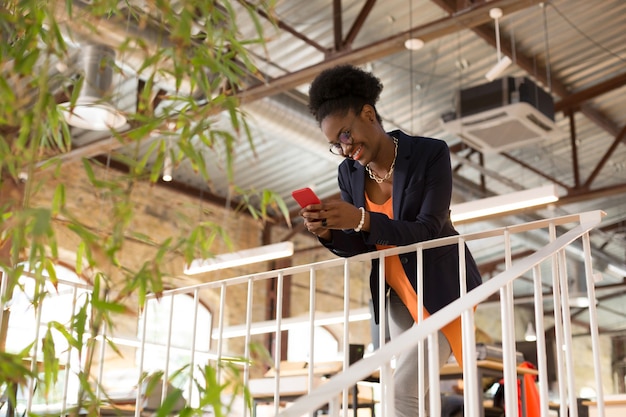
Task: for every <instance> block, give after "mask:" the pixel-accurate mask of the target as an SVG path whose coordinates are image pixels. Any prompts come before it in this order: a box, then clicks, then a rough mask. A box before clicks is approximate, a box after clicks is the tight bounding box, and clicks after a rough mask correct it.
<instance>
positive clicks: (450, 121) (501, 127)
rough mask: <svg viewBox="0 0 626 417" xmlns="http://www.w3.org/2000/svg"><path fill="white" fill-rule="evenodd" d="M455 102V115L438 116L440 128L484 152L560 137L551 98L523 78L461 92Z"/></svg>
mask: <svg viewBox="0 0 626 417" xmlns="http://www.w3.org/2000/svg"><path fill="white" fill-rule="evenodd" d="M457 103H458V106H459V107H458V108H457V111H456V113H453V114H447V115H444V116H443V117H442V122H443V128H444V129H445V130H446V131H447V132H450V133H452V134H454V135H457V136H458V137H459V138H461V140H463V141H464V142H466V143H467V144H468V145H470V146H471V147H472V148H474V149H477V150H479V151H481V152H484V153H493V152H504V151H508V150H511V149H515V148H520V147H523V146H528V145H531V144H533V143H537V142H540V141H545V140H551V139H555V138H558V137H561V133H560V132H559V130H558V129H557V126H556V124H555V123H554V103H553V101H552V97H551V96H549V95H548V94H547V93H546V92H544V91H543V90H542V89H540V88H539V87H538V86H536V85H535V84H534V83H532V81H530V80H528V79H527V78H523V77H519V78H513V77H507V78H503V79H500V80H495V81H493V82H490V83H488V84H484V85H480V86H477V87H472V88H470V89H466V90H463V91H461V92H460V93H459V97H458V100H457ZM457 116H460V117H457Z"/></svg>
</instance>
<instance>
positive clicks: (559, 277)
mask: <svg viewBox="0 0 626 417" xmlns="http://www.w3.org/2000/svg"><path fill="white" fill-rule="evenodd" d="M602 216H603V213H602V212H601V211H593V212H587V213H582V214H579V215H569V216H563V217H558V218H553V219H547V220H541V221H536V222H531V223H526V224H521V225H515V226H510V227H504V228H498V229H493V230H489V231H484V232H479V233H469V234H462V235H459V236H452V237H448V238H443V239H437V240H432V241H427V242H421V243H418V244H414V245H409V246H405V247H397V248H392V249H387V250H384V251H378V252H373V253H367V254H362V255H358V256H355V257H352V258H346V259H344V258H336V259H331V260H328V261H323V262H317V263H312V264H306V265H297V266H292V267H289V268H284V269H278V270H273V271H266V272H260V273H257V274H250V275H245V276H240V277H236V278H230V279H226V280H221V281H216V282H208V283H202V284H198V285H194V286H189V287H184V288H177V289H173V290H169V291H165V292H164V293H163V294H161V295H160V297H162V300H161V302H168V301H169V302H172V303H173V297H174V296H176V295H179V294H188V295H190V296H192V297H193V300H194V303H195V305H196V309H197V306H198V305H199V304H200V299H201V295H203V296H206V295H207V294H208V293H211V294H217V296H216V297H215V304H219V306H218V307H217V308H216V309H215V311H216V312H217V325H216V326H214V327H213V334H212V338H213V339H214V340H215V341H216V344H215V346H214V347H213V346H212V347H210V349H208V350H206V351H198V349H197V348H196V342H195V336H194V337H191V340H189V341H180V340H177V341H176V343H175V345H176V346H175V347H174V345H173V344H172V340H171V326H172V318H171V317H170V319H169V322H168V323H163V328H164V329H168V330H167V332H168V335H169V336H168V341H167V343H165V344H164V345H161V346H155V345H154V344H150V343H147V342H146V335H145V327H144V330H141V329H140V336H139V337H138V339H135V340H130V339H129V338H126V339H124V338H119V337H116V335H105V334H103V335H102V337H106V336H108V337H109V338H110V339H113V340H115V341H116V342H117V343H118V344H119V345H128V346H134V347H135V348H136V349H138V353H139V355H138V357H139V359H138V364H137V368H138V369H137V371H138V375H141V374H142V372H143V371H144V353H145V352H146V351H147V350H150V349H152V350H154V349H160V350H162V351H163V352H164V359H163V366H162V367H161V369H162V371H163V380H165V381H167V380H168V379H169V377H170V376H171V374H172V373H174V371H175V370H174V369H170V353H171V352H174V351H181V350H182V351H186V352H188V358H189V361H190V363H189V365H190V366H189V367H188V368H187V369H188V383H187V384H186V385H185V387H183V388H182V389H183V390H184V391H185V392H186V398H188V399H189V398H191V397H192V396H193V395H192V388H193V385H194V384H193V379H194V378H195V376H196V374H194V372H195V369H196V367H197V366H198V365H205V364H207V363H212V364H218V363H220V361H224V360H226V359H231V358H233V357H237V358H241V359H242V360H241V361H239V362H238V363H239V365H238V366H240V369H241V370H242V372H241V377H242V380H243V384H244V385H246V386H249V384H250V380H251V375H252V371H253V367H254V366H255V364H254V363H253V361H252V360H251V357H252V352H251V348H250V346H251V342H253V340H254V338H255V337H256V335H258V334H271V335H273V338H274V346H275V347H276V348H275V350H274V351H273V352H270V353H271V354H272V360H273V368H274V371H275V372H274V375H275V376H274V378H273V380H272V383H273V387H274V389H273V411H272V414H271V415H272V416H278V415H280V416H281V417H292V416H293V417H296V416H302V415H313V414H314V413H315V411H316V410H318V409H319V408H320V407H322V406H325V405H326V404H328V410H329V413H330V414H331V415H339V414H340V413H343V415H347V413H348V407H342V406H341V405H342V404H348V396H349V390H350V388H351V387H353V386H354V385H355V384H356V383H357V382H359V381H361V380H363V379H365V378H367V377H368V376H370V375H372V374H374V373H379V374H380V387H381V397H380V405H379V408H380V413H379V415H382V416H383V417H393V416H394V411H393V406H392V404H393V400H392V398H393V384H392V372H393V371H392V367H391V363H392V360H393V358H394V357H395V356H397V355H400V354H402V353H403V352H405V351H407V350H408V349H415V347H416V346H417V348H418V352H419V357H420V358H421V361H422V363H421V365H422V366H420V367H419V369H420V370H421V371H423V370H424V369H425V368H424V366H429V381H430V383H429V385H430V390H429V394H428V397H427V396H426V394H425V393H424V391H423V390H422V392H421V393H420V401H419V402H420V415H424V408H425V404H426V402H429V406H430V415H432V416H436V415H439V413H440V402H439V401H440V392H439V384H438V381H439V378H440V373H439V372H440V371H439V369H438V367H437V366H436V365H435V364H436V363H438V361H437V358H436V357H434V358H433V357H432V354H431V360H430V362H429V364H424V363H423V359H424V349H425V346H424V344H426V345H427V347H428V349H429V352H437V343H438V341H437V337H436V335H437V332H438V331H439V329H441V328H442V327H443V326H445V325H446V324H448V323H450V322H451V321H453V320H454V319H455V318H457V317H461V318H462V328H463V344H464V347H465V348H464V357H463V362H464V366H463V378H464V380H465V381H476V380H477V377H478V374H477V358H476V350H475V346H476V343H475V332H474V308H475V307H476V306H477V305H479V304H480V303H482V302H484V301H485V300H487V299H488V298H489V297H491V296H493V295H499V298H500V311H501V316H502V317H501V321H502V349H503V353H504V357H503V377H504V380H505V381H516V380H517V378H518V368H517V364H516V359H515V357H516V356H515V353H516V351H515V334H514V330H513V329H514V317H513V316H514V310H513V307H514V302H513V282H514V281H515V280H516V279H518V278H519V277H521V276H522V275H523V274H525V273H527V272H532V279H533V285H534V290H535V291H534V313H535V328H536V330H537V331H536V333H537V358H538V364H537V367H538V375H539V379H540V380H541V381H546V380H547V364H546V350H545V327H544V320H543V318H544V310H543V303H544V300H543V295H542V274H546V273H549V274H551V279H552V283H551V284H552V287H553V294H552V297H553V299H554V307H555V308H554V310H553V315H554V324H555V329H554V330H555V335H556V343H557V346H563V349H557V363H558V366H557V369H558V397H559V398H560V403H559V407H560V413H559V415H561V416H565V415H569V416H571V417H577V409H576V391H575V384H574V375H573V353H572V331H571V322H570V313H569V310H570V306H569V301H568V297H567V294H568V291H567V289H568V277H567V268H566V259H567V257H568V253H569V252H570V248H572V247H573V245H574V244H575V243H577V242H578V241H579V240H580V241H581V243H582V254H583V257H584V264H585V272H586V280H587V291H588V297H589V299H590V300H593V299H595V293H594V280H593V270H592V264H591V253H590V241H589V232H590V230H592V229H593V228H594V227H596V226H597V225H598V224H599V223H600V221H601V218H602ZM561 229H565V230H566V231H565V232H561ZM537 231H545V232H546V234H547V236H548V237H549V239H548V243H547V244H545V245H544V246H543V247H541V248H539V249H538V250H536V251H535V252H534V253H533V254H531V255H530V256H528V257H526V258H524V259H520V260H516V261H515V262H513V260H512V253H511V252H512V250H511V240H512V238H513V237H514V236H517V235H522V234H525V233H536V232H537ZM559 233H560V234H559ZM493 238H497V239H501V240H502V244H503V252H504V256H505V260H506V270H505V271H504V272H502V273H500V274H498V275H497V276H495V277H492V278H491V279H489V280H488V281H486V282H484V283H483V284H482V285H480V286H479V287H477V288H476V289H474V290H472V291H470V292H466V291H465V285H464V282H465V270H464V268H461V269H460V271H461V272H460V277H459V279H460V282H461V283H462V285H461V294H462V296H461V297H460V298H459V299H457V300H456V301H454V302H453V303H451V304H450V305H448V306H446V307H445V308H443V309H441V310H440V311H438V312H436V313H434V314H432V315H431V316H430V317H428V318H426V319H423V320H422V321H421V322H420V324H419V325H417V326H415V327H413V328H412V329H411V330H409V331H407V332H405V333H404V334H402V335H401V336H400V337H397V338H394V339H393V340H391V341H390V342H388V343H385V341H384V329H385V315H384V314H381V323H380V326H379V329H380V333H379V337H380V340H381V344H380V346H381V347H380V349H378V350H376V351H375V352H374V353H373V354H372V355H371V356H368V357H365V358H363V359H362V360H360V361H358V362H356V363H355V364H353V365H351V366H349V357H348V352H349V349H348V348H349V334H348V327H349V326H348V325H347V323H348V322H349V321H350V320H352V319H355V316H356V315H357V314H361V313H363V309H362V307H358V308H351V306H350V304H351V303H350V294H351V292H350V282H351V279H350V278H351V277H350V276H351V268H350V267H351V266H352V265H354V264H355V263H362V262H369V260H371V259H373V258H378V259H379V260H380V271H381V273H380V276H381V280H380V282H379V285H380V286H381V288H383V287H384V261H385V257H388V256H391V255H398V254H401V253H407V252H411V251H412V252H416V254H417V258H418V268H419V269H418V272H419V271H421V261H422V252H423V251H424V250H427V249H430V248H434V247H438V246H443V245H458V247H459V255H460V261H461V264H464V261H463V259H464V256H465V252H464V245H465V244H468V245H469V244H470V243H479V242H481V241H483V240H488V239H493ZM577 251H578V252H580V251H579V250H577ZM546 266H547V271H546ZM337 270H340V271H341V273H342V275H343V311H342V312H341V315H340V319H342V320H343V323H346V325H344V326H343V337H342V341H343V352H344V357H343V363H342V365H343V366H342V372H339V373H337V374H336V375H334V376H332V377H331V378H329V379H328V380H326V381H325V382H324V383H322V384H319V386H318V385H316V381H317V380H316V375H314V369H315V364H316V359H315V355H314V349H313V348H314V334H315V333H314V328H315V326H316V324H317V323H320V322H322V321H323V320H328V319H329V315H328V314H327V313H319V312H317V311H316V309H315V308H309V311H308V318H307V320H306V321H307V324H306V325H307V326H308V328H309V335H310V346H309V347H310V350H311V357H310V358H309V362H310V363H309V366H308V373H307V375H306V378H307V386H308V387H309V388H308V389H307V394H306V395H303V396H301V397H300V398H298V399H296V400H295V401H294V402H293V403H292V404H290V405H289V406H288V407H286V408H284V409H283V408H281V407H280V403H281V392H280V388H281V387H282V388H284V386H281V365H282V361H283V359H284V358H282V357H281V350H280V346H281V343H282V340H281V338H282V331H283V330H286V329H288V328H289V327H290V326H292V325H294V323H293V318H289V317H282V314H281V311H282V298H281V297H277V300H276V305H275V311H276V317H275V320H270V321H267V320H258V319H255V314H254V312H255V311H256V310H255V308H256V307H258V306H257V305H255V303H254V300H255V297H254V295H255V293H259V292H264V291H265V287H261V288H260V289H259V285H261V284H265V283H266V282H267V280H271V279H275V280H276V283H277V285H276V287H277V294H282V292H283V285H284V281H285V278H286V277H290V276H295V275H298V274H308V287H309V294H308V301H309V306H315V305H316V298H317V296H318V295H317V293H316V288H317V281H318V275H321V274H324V273H327V272H329V271H332V272H336V271H337ZM422 286H423V282H421V274H419V273H418V310H417V311H418V312H421V311H422V310H423V309H422V305H423V300H422V299H421V296H420V295H421V291H420V289H421V288H422ZM3 288H4V283H3ZM380 293H381V300H380V305H381V306H383V305H385V302H384V299H383V298H382V297H384V291H380ZM233 294H234V296H236V297H238V299H239V300H241V301H242V302H244V301H245V307H244V308H240V309H239V311H240V312H241V316H234V311H235V310H234V309H229V308H228V307H227V303H226V299H227V298H228V297H229V296H231V297H232V296H233ZM168 297H172V298H171V299H169V298H168ZM144 314H146V313H145V312H144ZM589 318H590V324H591V326H590V328H591V341H592V351H593V362H594V370H595V385H596V386H595V390H596V393H597V404H598V413H599V415H600V416H603V415H604V401H603V398H604V395H603V388H602V381H601V364H600V359H599V358H600V343H599V335H598V326H597V318H596V310H595V304H594V303H590V306H589ZM148 320H150V318H149V317H147V316H144V317H143V323H144V325H145V323H147V322H148ZM189 322H190V325H191V326H192V327H193V334H194V335H195V332H196V330H197V328H198V327H199V326H201V325H205V326H206V325H207V324H206V323H198V322H197V315H196V314H194V316H193V317H190V318H189ZM299 325H302V324H299ZM185 342H186V343H185ZM181 346H182V347H181ZM184 346H187V347H184ZM207 348H208V347H207ZM105 349H106V346H105V345H104V344H103V345H102V350H101V352H100V354H99V357H100V370H99V372H97V376H96V378H97V381H96V386H100V383H101V379H102V376H103V367H105V366H106V364H105V360H106V355H105ZM209 350H210V352H209ZM68 357H69V356H68ZM215 369H216V372H217V380H218V381H219V380H221V379H223V378H225V375H223V374H222V368H221V367H220V366H217V367H216V368H215ZM185 372H186V371H185ZM67 374H68V373H67V372H66V377H65V378H67ZM416 377H417V378H420V380H421V381H423V378H424V376H423V372H419V375H417V376H416ZM65 384H66V385H67V381H66V382H65ZM142 384H143V381H142V380H141V379H140V380H138V381H137V386H142ZM314 387H315V388H314ZM539 389H540V400H541V403H540V407H541V416H542V417H546V416H548V414H549V412H548V391H547V390H548V387H547V384H539ZM30 392H31V393H32V390H31V391H30ZM480 394H481V391H480V387H479V386H477V384H469V383H466V384H465V391H464V402H465V404H464V408H465V415H466V416H478V415H479V414H480V410H481V409H482V402H481V400H480V398H481V397H480ZM142 395H143V394H142V390H141V389H137V391H136V403H137V405H138V406H137V407H135V408H134V411H135V415H136V416H139V415H140V413H141V411H142V408H143V407H144V401H145V398H143V397H142ZM166 395H167V390H166V384H163V387H162V393H161V401H164V399H165V398H166ZM237 401H239V403H240V407H236V408H237V409H238V411H237V413H240V414H241V415H242V416H243V417H246V416H247V415H248V414H249V413H250V410H249V409H248V408H247V406H246V404H245V400H244V398H243V397H242V398H241V399H240V400H239V399H238V400H237ZM517 402H518V392H517V384H505V406H506V409H507V417H515V416H517V414H518V412H517ZM30 406H31V402H30V401H29V402H28V404H27V411H28V412H30V411H31V410H30ZM65 406H66V404H65V403H64V404H63V409H64V408H65ZM61 414H63V412H61ZM520 417H521V416H520Z"/></svg>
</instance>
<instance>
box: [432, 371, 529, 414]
mask: <svg viewBox="0 0 626 417" xmlns="http://www.w3.org/2000/svg"><path fill="white" fill-rule="evenodd" d="M476 366H477V367H478V369H477V370H478V372H477V381H476V382H477V384H478V386H479V387H480V389H479V390H478V395H479V398H478V411H479V414H478V415H480V416H484V415H485V410H484V405H483V397H482V394H483V390H482V383H483V382H482V381H483V378H484V377H495V378H502V377H503V376H504V364H503V363H502V362H499V361H492V360H480V361H476ZM538 374H539V372H538V371H537V370H536V369H530V368H524V367H520V366H518V367H517V377H518V380H519V381H520V389H521V391H522V392H521V398H525V396H524V393H525V389H526V387H525V384H524V378H522V377H523V376H524V375H538ZM439 375H440V378H441V379H461V378H463V368H462V367H461V366H460V365H459V364H458V363H447V364H445V365H444V366H443V367H442V368H441V369H440V370H439ZM525 415H526V408H525V404H524V403H522V416H525Z"/></svg>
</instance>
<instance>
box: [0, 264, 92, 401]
mask: <svg viewBox="0 0 626 417" xmlns="http://www.w3.org/2000/svg"><path fill="white" fill-rule="evenodd" d="M54 268H55V273H56V275H57V278H58V280H59V283H58V285H57V287H56V288H55V287H54V285H52V283H51V282H50V281H48V280H47V281H46V282H45V283H44V285H43V286H41V287H40V288H36V285H37V283H36V281H35V279H34V278H31V277H30V276H29V275H28V274H24V275H23V276H22V277H20V279H19V285H17V286H16V287H15V289H14V291H13V296H12V298H11V300H10V301H9V302H8V303H7V307H8V309H7V311H9V326H8V329H7V339H6V350H7V352H12V353H17V352H20V351H22V350H23V349H25V348H26V347H27V346H28V345H29V344H31V343H33V342H35V341H37V343H36V345H35V346H34V347H33V351H32V354H34V353H35V350H36V352H37V359H38V360H40V359H39V358H42V354H41V351H42V342H41V340H42V338H43V337H44V336H45V335H46V332H47V331H48V326H49V324H50V323H53V322H58V323H60V324H61V325H63V326H65V327H66V328H67V329H69V328H70V327H69V326H70V323H71V321H72V317H73V315H74V313H75V312H76V311H78V309H80V307H81V306H82V305H84V304H85V302H87V301H88V297H89V293H90V291H89V290H88V289H87V288H86V286H85V285H84V284H81V285H76V284H80V283H81V281H80V279H79V277H78V276H77V275H76V273H75V272H74V271H72V270H70V269H68V268H66V267H64V266H61V265H55V267H54ZM25 270H26V271H27V270H28V266H27V267H26V269H25ZM46 278H48V277H46ZM37 292H45V297H43V299H42V301H41V304H40V309H39V311H38V310H37V309H36V308H35V304H34V302H33V300H34V297H35V294H36V293H37ZM38 320H39V324H37V323H38ZM51 335H52V338H53V340H54V347H55V352H56V355H57V358H58V359H59V363H60V364H61V366H60V370H59V375H58V382H57V384H56V386H55V387H54V388H53V389H52V390H51V392H50V395H49V397H48V398H47V401H46V399H45V398H44V397H43V395H42V393H41V392H37V390H35V396H34V397H33V406H32V411H36V410H38V409H50V408H51V407H54V406H55V404H56V405H61V404H62V403H63V399H64V396H63V391H64V380H65V375H66V374H67V376H68V387H67V397H66V398H65V400H66V404H75V403H76V402H77V398H78V388H79V383H78V377H77V376H76V372H78V371H79V370H80V367H81V364H80V361H79V358H78V352H76V350H75V349H70V346H69V344H68V342H67V339H66V338H65V337H64V336H63V335H62V334H61V333H60V332H59V331H58V330H56V329H53V330H51ZM25 360H26V358H25ZM26 395H27V394H26V393H23V392H22V393H19V394H18V410H17V411H18V412H23V411H24V410H22V409H21V408H22V407H25V403H26V400H25V398H26V397H25V396H26ZM46 402H47V404H46Z"/></svg>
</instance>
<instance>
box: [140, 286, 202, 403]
mask: <svg viewBox="0 0 626 417" xmlns="http://www.w3.org/2000/svg"><path fill="white" fill-rule="evenodd" d="M196 314H197V319H196V321H195V323H196V325H195V327H194V320H193V319H194V317H195V316H196ZM170 317H171V323H172V324H171V338H169V341H170V344H171V349H170V355H169V363H166V360H167V349H166V348H167V346H168V337H169V327H170ZM144 320H146V323H145V342H146V348H145V350H144V352H143V370H144V371H145V372H154V371H159V370H160V371H164V370H165V368H166V365H168V374H169V375H170V376H171V375H172V374H173V373H174V372H176V371H177V370H179V369H180V368H182V367H184V366H186V365H189V364H190V363H191V359H192V352H191V350H192V341H193V338H194V331H195V351H196V353H195V356H194V368H195V369H194V377H198V376H199V375H197V367H198V365H199V364H200V365H202V364H205V363H206V362H207V355H208V353H209V347H210V341H211V327H212V316H211V312H210V311H209V310H208V309H207V308H206V307H205V306H204V305H203V304H201V303H199V302H198V303H197V304H196V302H195V301H194V299H193V298H192V297H190V296H189V295H187V294H177V295H171V296H166V297H162V298H161V299H159V300H157V299H154V298H151V299H149V300H148V301H147V303H146V307H145V314H144V315H142V316H141V317H140V318H139V321H138V326H137V338H138V339H139V340H141V339H142V337H143V336H142V335H143V328H144ZM140 354H141V351H140V350H139V349H138V350H137V358H136V360H137V366H139V361H140V356H139V355H140ZM189 377H190V373H189V372H183V373H181V375H180V376H179V377H178V378H176V379H175V380H174V381H173V385H174V386H176V387H177V388H180V389H182V390H183V392H184V393H185V397H187V395H188V389H189V386H190V385H189ZM187 400H188V401H190V402H191V405H192V406H195V405H196V404H195V402H196V401H197V392H196V390H195V384H193V391H192V397H191V399H189V398H187Z"/></svg>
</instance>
